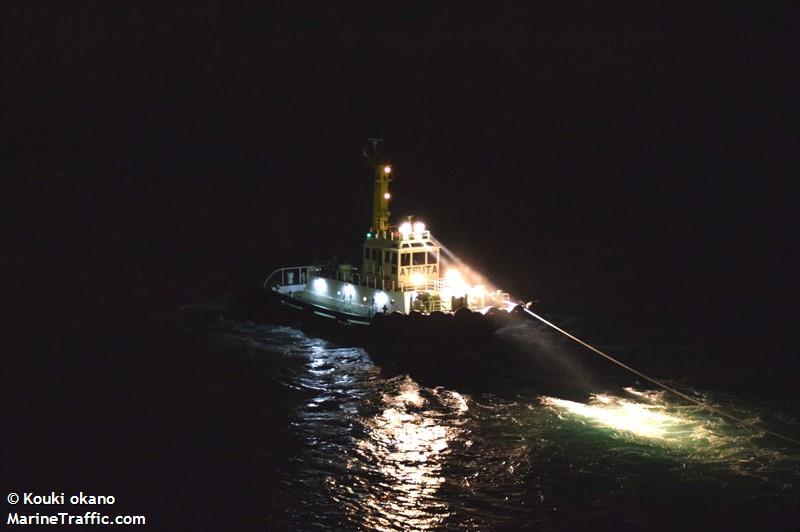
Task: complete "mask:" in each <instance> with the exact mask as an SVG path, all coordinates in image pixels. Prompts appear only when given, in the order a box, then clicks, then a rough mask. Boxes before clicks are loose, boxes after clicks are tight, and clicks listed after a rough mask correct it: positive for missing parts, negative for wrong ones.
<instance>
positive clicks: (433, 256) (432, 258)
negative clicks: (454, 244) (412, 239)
mask: <svg viewBox="0 0 800 532" xmlns="http://www.w3.org/2000/svg"><path fill="white" fill-rule="evenodd" d="M437 262H439V256H438V254H437V253H436V252H435V251H429V252H428V264H436V263H437Z"/></svg>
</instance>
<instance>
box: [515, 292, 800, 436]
mask: <svg viewBox="0 0 800 532" xmlns="http://www.w3.org/2000/svg"><path fill="white" fill-rule="evenodd" d="M522 310H524V311H525V312H527V313H528V314H530V315H531V316H533V317H534V318H536V319H537V320H539V321H541V322H542V323H544V324H545V325H547V326H548V327H552V328H553V329H555V330H556V331H558V332H560V333H561V334H563V335H564V336H566V337H567V338H570V339H571V340H574V341H575V342H577V343H579V344H581V345H582V346H583V347H585V348H587V349H589V350H590V351H593V352H595V353H597V354H598V355H600V356H601V357H603V358H605V359H607V360H609V361H610V362H613V363H614V364H616V365H617V366H619V367H621V368H623V369H626V370H628V371H630V372H631V373H633V374H634V375H638V376H639V377H641V378H643V379H645V380H647V381H649V382H651V383H653V384H655V385H656V386H659V387H661V388H663V389H664V390H667V391H668V392H672V393H674V394H675V395H677V396H678V397H682V398H683V399H686V400H687V401H690V402H692V403H694V404H696V405H697V406H699V407H701V408H705V409H706V410H708V411H710V412H714V413H715V414H718V415H720V416H722V417H726V418H728V419H731V420H733V421H736V422H737V423H741V424H742V425H746V426H748V427H750V428H753V429H756V430H759V431H761V432H765V433H767V434H770V435H772V436H775V437H777V438H780V439H782V440H786V441H788V442H791V443H793V444H795V445H799V446H800V441H798V440H795V439H794V438H790V437H789V436H784V435H783V434H780V433H777V432H775V431H772V430H769V429H765V428H764V427H762V426H761V425H758V424H756V423H753V422H752V421H747V420H746V419H742V418H740V417H737V416H734V415H733V414H728V413H727V412H724V411H722V410H720V409H719V408H716V407H713V406H710V405H708V404H706V403H704V402H703V401H700V400H698V399H695V398H694V397H692V396H690V395H686V394H685V393H683V392H681V391H678V390H676V389H675V388H672V387H671V386H668V385H666V384H664V383H663V382H661V381H659V380H657V379H654V378H653V377H650V376H648V375H645V374H644V373H642V372H641V371H639V370H637V369H634V368H632V367H630V366H628V365H627V364H625V363H623V362H620V361H619V360H617V359H616V358H614V357H612V356H611V355H609V354H607V353H604V352H602V351H600V350H599V349H597V348H596V347H594V346H592V345H589V344H588V343H586V342H584V341H583V340H581V339H580V338H578V337H576V336H573V335H572V334H570V333H568V332H567V331H565V330H564V329H562V328H560V327H558V326H557V325H555V324H553V323H550V322H549V321H547V320H546V319H544V318H543V317H541V316H539V315H538V314H536V313H535V312H533V311H532V310H530V309H528V308H525V307H522Z"/></svg>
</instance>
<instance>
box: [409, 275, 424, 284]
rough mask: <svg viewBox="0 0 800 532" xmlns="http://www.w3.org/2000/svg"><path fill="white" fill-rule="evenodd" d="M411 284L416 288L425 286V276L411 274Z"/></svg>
mask: <svg viewBox="0 0 800 532" xmlns="http://www.w3.org/2000/svg"><path fill="white" fill-rule="evenodd" d="M411 283H412V284H413V285H414V286H419V285H421V284H425V274H424V273H420V272H416V273H412V274H411Z"/></svg>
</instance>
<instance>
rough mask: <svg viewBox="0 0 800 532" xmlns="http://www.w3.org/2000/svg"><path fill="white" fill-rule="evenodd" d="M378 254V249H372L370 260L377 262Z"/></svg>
mask: <svg viewBox="0 0 800 532" xmlns="http://www.w3.org/2000/svg"><path fill="white" fill-rule="evenodd" d="M379 252H380V250H379V249H376V248H372V260H374V261H377V260H378V253H379Z"/></svg>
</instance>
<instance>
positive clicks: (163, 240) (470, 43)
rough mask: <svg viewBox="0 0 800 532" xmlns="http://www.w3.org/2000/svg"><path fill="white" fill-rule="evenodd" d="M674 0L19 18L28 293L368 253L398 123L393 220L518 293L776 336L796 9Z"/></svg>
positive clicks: (113, 298)
mask: <svg viewBox="0 0 800 532" xmlns="http://www.w3.org/2000/svg"><path fill="white" fill-rule="evenodd" d="M668 4H669V3H664V4H659V3H654V4H647V5H646V6H644V7H633V6H630V5H614V6H608V5H604V3H595V2H577V3H573V4H570V5H569V6H565V7H557V6H555V5H552V4H531V5H525V6H521V5H501V6H492V7H489V6H484V7H483V8H467V7H465V6H463V5H459V4H456V3H445V4H440V5H425V6H423V5H417V6H411V5H407V6H397V5H391V4H387V5H377V4H344V5H338V4H337V5H326V4H325V3H310V4H304V3H301V4H299V5H296V4H295V3H293V4H292V5H291V6H289V5H284V6H269V7H265V6H253V5H250V6H241V5H238V6H227V5H222V4H221V3H214V2H211V3H186V4H178V5H175V6H171V7H165V6H157V5H155V4H148V3H144V4H140V3H136V4H123V3H111V4H108V3H104V2H79V3H70V4H65V3H61V2H56V3H48V2H34V3H25V2H21V3H13V2H12V3H6V4H4V8H3V16H2V25H3V32H2V33H3V46H2V49H3V53H2V58H3V63H2V71H3V78H2V83H3V84H2V106H3V111H2V112H3V120H2V133H3V143H2V148H3V153H2V160H3V180H2V183H3V185H2V186H3V196H4V197H5V198H6V199H7V200H9V202H8V207H7V208H6V209H5V214H6V215H8V214H11V217H10V219H9V218H7V220H8V221H7V222H6V223H5V224H4V230H3V236H4V238H3V248H4V252H3V255H4V261H7V262H8V263H9V266H11V267H12V268H13V269H14V272H15V276H14V278H15V279H16V278H19V276H20V275H22V274H25V277H26V278H30V279H31V280H33V279H35V281H33V282H32V283H30V284H29V283H22V282H20V283H17V282H14V283H11V284H12V287H11V288H12V291H13V292H17V291H18V292H20V293H19V294H17V295H19V296H20V298H21V300H22V301H27V302H28V303H31V302H34V303H35V304H33V305H28V310H33V311H36V312H42V311H45V310H47V308H48V307H50V306H52V305H53V304H54V303H55V302H59V304H65V305H66V306H67V307H69V308H70V309H72V310H71V311H70V312H69V314H71V315H74V314H76V313H79V314H81V315H85V316H88V315H89V314H95V315H96V317H98V318H103V319H107V320H108V321H110V322H113V321H114V320H116V319H117V317H118V316H117V314H119V313H126V312H128V313H130V312H132V309H133V308H134V306H133V305H132V303H139V304H140V305H141V306H137V307H136V311H135V313H136V314H140V313H141V312H140V311H141V310H142V309H144V310H145V311H152V312H155V310H156V308H155V305H151V301H152V303H158V306H159V307H160V308H164V309H166V310H172V309H174V307H175V305H178V304H181V303H188V302H192V301H195V300H197V299H198V298H200V299H202V298H203V297H213V296H216V295H219V294H220V293H221V292H224V291H225V290H229V289H230V288H231V286H233V285H235V284H236V283H240V282H244V281H246V280H248V279H251V280H253V281H255V282H257V280H258V279H260V278H261V277H263V275H264V274H265V273H266V272H267V271H269V270H270V269H271V268H272V267H274V266H278V265H283V264H286V263H292V262H298V261H299V262H305V261H307V260H308V259H313V258H323V257H329V256H331V255H334V254H335V255H338V256H339V257H340V258H345V257H347V254H348V253H352V254H353V256H355V255H356V254H357V252H358V249H359V244H360V239H361V237H362V235H363V234H364V232H365V228H366V227H367V224H368V222H369V215H370V213H369V209H370V207H371V206H370V186H371V184H370V173H369V170H368V168H367V167H366V166H365V165H364V164H363V161H362V159H361V154H360V152H361V148H362V147H363V146H364V145H365V144H366V142H365V139H366V138H367V137H375V136H378V137H382V138H385V139H386V150H387V152H388V153H389V154H390V155H391V156H392V157H393V161H394V163H395V168H396V178H397V180H396V182H395V184H394V186H393V193H394V198H396V200H395V201H393V204H392V211H393V217H394V218H399V217H400V216H403V215H406V214H415V215H419V216H420V217H421V218H422V219H424V220H425V221H426V222H427V223H428V226H429V227H431V228H432V229H433V230H434V231H435V233H436V235H437V236H438V237H439V238H440V239H441V240H442V241H444V242H445V243H446V244H448V245H449V246H450V247H451V248H453V249H454V250H455V251H457V252H459V253H461V254H462V255H464V257H465V258H467V259H468V260H470V261H473V262H474V263H475V264H476V265H477V266H478V267H479V268H481V269H483V270H484V271H485V272H487V273H488V275H489V276H490V277H491V278H493V279H496V280H497V282H498V283H502V285H503V286H506V287H509V288H510V289H511V291H512V292H514V293H515V294H518V295H519V297H525V298H534V297H535V298H537V299H539V300H540V301H541V302H542V308H549V309H551V310H564V311H569V312H573V313H577V314H599V315H604V316H609V315H613V314H614V313H619V314H620V317H623V315H624V316H625V317H635V318H637V319H640V318H647V319H648V320H650V321H651V322H653V323H657V322H660V321H663V320H667V321H669V322H670V323H676V322H677V323H681V324H685V325H686V326H687V327H689V326H691V327H695V326H697V327H698V328H699V329H702V330H706V326H709V325H713V326H714V328H715V330H714V333H713V334H714V335H715V336H716V337H717V338H718V340H719V341H722V337H725V336H728V335H730V334H734V335H735V334H737V333H741V331H742V330H743V329H746V330H748V331H750V332H751V333H754V334H755V333H757V332H758V331H759V330H760V328H761V327H763V328H768V329H769V330H770V331H780V330H782V329H783V328H785V326H786V325H787V324H790V323H791V322H792V320H793V319H794V314H795V313H794V312H793V300H794V297H795V296H796V291H795V290H794V288H795V283H794V277H795V273H794V272H795V267H796V265H797V262H798V261H797V246H796V239H795V229H794V226H795V223H794V212H793V209H792V207H793V206H794V205H795V203H796V201H795V199H794V195H793V194H792V193H791V185H792V181H793V175H792V169H793V168H794V166H795V165H794V163H796V159H797V152H798V147H800V136H798V129H797V123H798V122H797V120H796V119H797V98H796V94H797V91H796V89H797V87H796V85H795V84H794V83H793V80H792V75H793V74H794V73H795V71H796V70H797V67H798V64H797V47H796V46H795V45H796V41H795V39H794V38H793V35H792V34H793V32H794V28H796V24H797V23H798V22H799V20H798V10H797V9H788V8H780V7H779V5H778V4H772V3H771V4H769V5H766V6H750V7H747V8H737V9H733V8H723V7H716V8H700V7H692V6H681V7H674V6H670V5H668ZM30 274H36V275H30ZM99 287H102V288H99ZM132 300H139V301H132ZM40 303H41V304H40ZM129 303H131V304H129ZM112 309H113V311H112ZM148 309H150V310H148ZM110 311H111V312H110ZM26 314H27V313H26ZM781 320H783V322H781V323H780V324H778V322H780V321H781ZM23 321H29V320H27V318H25V319H24V320H23ZM744 323H750V324H754V325H756V326H748V327H743V324H744ZM702 336H705V337H708V335H702ZM758 336H759V340H760V339H761V337H762V336H765V337H773V336H774V335H771V334H766V335H761V333H759V334H758Z"/></svg>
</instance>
